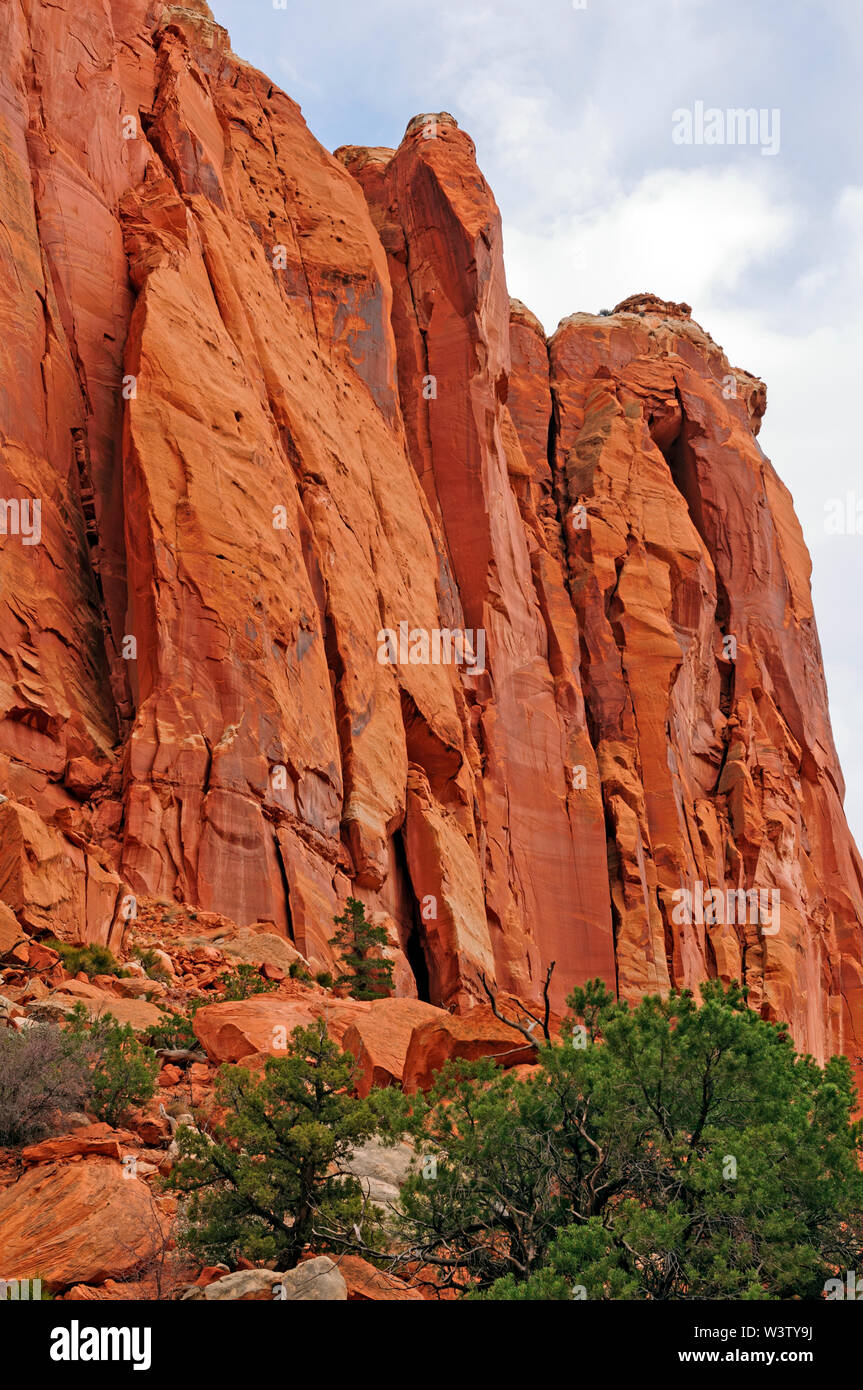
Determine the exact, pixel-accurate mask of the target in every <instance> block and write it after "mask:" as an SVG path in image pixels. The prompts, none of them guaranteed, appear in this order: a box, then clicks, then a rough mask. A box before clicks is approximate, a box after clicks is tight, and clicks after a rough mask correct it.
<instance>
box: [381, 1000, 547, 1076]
mask: <svg viewBox="0 0 863 1390" xmlns="http://www.w3.org/2000/svg"><path fill="white" fill-rule="evenodd" d="M536 1056H537V1053H536V1048H535V1047H531V1045H530V1043H528V1042H527V1041H526V1039H525V1037H524V1035H523V1034H522V1033H519V1031H518V1029H516V1028H510V1027H509V1026H508V1025H507V1024H505V1023H501V1021H500V1020H499V1019H497V1018H495V1016H494V1014H493V1013H492V1011H491V1009H490V1008H489V1007H488V1006H487V1005H485V1004H480V1005H478V1006H477V1008H475V1009H471V1010H470V1012H469V1013H466V1014H461V1015H454V1014H444V1015H443V1017H442V1018H437V1019H431V1020H429V1022H427V1023H421V1024H419V1026H418V1027H416V1028H415V1029H414V1031H413V1033H412V1035H411V1040H410V1043H409V1045H408V1050H407V1056H406V1057H405V1066H404V1078H403V1084H404V1089H405V1090H406V1091H408V1092H410V1093H411V1094H412V1093H413V1092H415V1091H427V1090H428V1089H429V1087H430V1086H431V1085H432V1083H433V1082H434V1078H435V1075H436V1073H437V1072H439V1071H440V1069H441V1067H442V1066H443V1065H444V1063H445V1062H448V1061H449V1060H450V1059H452V1058H457V1057H459V1058H463V1059H465V1060H467V1061H476V1060H477V1059H478V1058H480V1057H493V1058H494V1059H495V1061H496V1062H497V1063H498V1064H499V1066H501V1067H514V1066H518V1065H520V1064H522V1063H525V1062H535V1061H536Z"/></svg>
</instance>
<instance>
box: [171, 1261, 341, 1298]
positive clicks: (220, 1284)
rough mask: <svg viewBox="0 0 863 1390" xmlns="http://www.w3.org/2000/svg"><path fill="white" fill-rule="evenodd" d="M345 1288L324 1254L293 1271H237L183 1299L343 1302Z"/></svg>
mask: <svg viewBox="0 0 863 1390" xmlns="http://www.w3.org/2000/svg"><path fill="white" fill-rule="evenodd" d="M347 1296H348V1292H347V1285H346V1283H345V1281H344V1279H343V1278H342V1276H341V1274H340V1273H339V1270H338V1267H337V1265H336V1264H334V1262H333V1261H332V1260H331V1259H330V1258H329V1257H328V1256H327V1255H319V1256H317V1257H316V1258H315V1259H311V1260H304V1261H303V1263H302V1264H299V1265H297V1266H296V1268H295V1269H290V1270H287V1271H286V1272H285V1273H280V1272H279V1271H278V1270H270V1269H239V1270H237V1271H236V1272H235V1273H234V1274H225V1275H223V1276H222V1278H220V1279H214V1280H213V1281H212V1282H210V1283H208V1284H206V1285H205V1286H203V1287H202V1286H200V1285H195V1286H193V1288H191V1289H188V1290H187V1291H186V1293H185V1294H184V1295H183V1298H184V1300H190V1299H191V1300H193V1301H194V1300H200V1299H206V1300H207V1301H208V1302H222V1301H223V1300H225V1301H235V1300H240V1301H244V1302H248V1301H254V1302H267V1303H271V1302H288V1303H291V1302H302V1303H320V1302H334V1301H335V1302H344V1301H345V1300H346V1299H347Z"/></svg>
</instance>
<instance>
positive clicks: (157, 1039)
mask: <svg viewBox="0 0 863 1390" xmlns="http://www.w3.org/2000/svg"><path fill="white" fill-rule="evenodd" d="M203 1003H205V1000H203V999H190V1000H189V1010H190V1013H194V1012H195V1009H194V1008H193V1006H194V1005H197V1006H200V1005H201V1004H203ZM145 1040H146V1043H147V1046H148V1047H154V1048H159V1047H165V1048H174V1047H198V1046H199V1043H198V1039H197V1037H196V1035H195V1030H194V1028H193V1027H192V1020H191V1017H188V1016H186V1015H184V1014H175V1013H172V1014H170V1015H169V1022H167V1023H156V1024H154V1025H153V1026H152V1027H151V1028H149V1029H148V1030H147V1032H146V1034H145Z"/></svg>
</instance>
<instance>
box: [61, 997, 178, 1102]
mask: <svg viewBox="0 0 863 1390" xmlns="http://www.w3.org/2000/svg"><path fill="white" fill-rule="evenodd" d="M71 1032H72V1035H73V1036H74V1037H77V1038H79V1039H81V1040H82V1044H83V1047H84V1050H85V1052H86V1054H87V1056H88V1057H89V1058H90V1059H91V1061H92V1062H93V1071H92V1076H91V1095H92V1102H91V1103H92V1107H93V1110H94V1111H95V1113H96V1115H97V1116H98V1117H99V1119H100V1120H106V1121H107V1122H108V1124H112V1125H113V1124H116V1123H117V1121H118V1120H119V1118H120V1116H121V1115H122V1114H123V1111H124V1110H127V1109H128V1108H129V1106H130V1105H140V1104H141V1103H142V1102H143V1101H145V1100H149V1099H150V1097H151V1096H152V1094H153V1092H154V1091H155V1089H156V1075H157V1073H158V1070H159V1059H158V1057H157V1056H156V1054H155V1052H153V1051H152V1049H151V1048H149V1047H146V1046H145V1045H144V1044H143V1043H140V1042H138V1039H137V1038H136V1037H135V1034H134V1032H133V1031H132V1028H131V1026H130V1025H129V1024H128V1023H118V1022H117V1020H116V1019H115V1018H114V1016H113V1015H112V1014H100V1016H99V1017H98V1018H97V1019H95V1020H94V1021H93V1023H92V1024H91V1025H90V1028H89V1031H88V1030H87V1015H86V1011H85V1009H84V1007H83V1005H78V1006H77V1007H76V1008H75V1010H74V1017H73V1022H72V1025H71Z"/></svg>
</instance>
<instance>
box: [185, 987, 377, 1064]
mask: <svg viewBox="0 0 863 1390" xmlns="http://www.w3.org/2000/svg"><path fill="white" fill-rule="evenodd" d="M369 1007H370V1006H369V1004H367V1003H363V1002H360V1001H358V1000H356V999H330V998H329V997H328V996H323V995H320V996H314V995H311V994H310V995H307V996H304V997H302V998H298V999H286V998H284V997H283V996H281V995H272V994H262V995H254V996H253V997H252V998H251V999H241V1000H239V1001H237V1002H236V1003H232V1002H226V1003H222V1004H206V1005H205V1006H204V1007H203V1008H202V1009H198V1010H197V1011H196V1013H195V1017H194V1020H193V1027H194V1030H195V1036H196V1037H197V1038H198V1039H199V1041H200V1042H201V1044H202V1046H203V1048H204V1051H205V1052H206V1054H207V1056H208V1057H209V1058H210V1060H211V1061H213V1062H239V1061H241V1060H242V1059H243V1058H244V1057H249V1056H251V1055H252V1054H253V1053H256V1052H263V1053H268V1054H272V1055H274V1056H279V1055H283V1054H284V1052H285V1049H286V1043H287V1042H289V1041H290V1036H291V1033H292V1032H293V1030H294V1029H295V1028H299V1027H303V1028H308V1027H309V1026H310V1025H311V1024H312V1023H314V1022H315V1021H316V1020H317V1019H324V1020H325V1021H326V1024H327V1028H328V1030H329V1033H330V1036H331V1037H333V1038H335V1039H336V1041H337V1042H340V1041H341V1039H342V1037H343V1036H344V1033H345V1030H346V1029H347V1027H348V1026H349V1024H350V1023H351V1022H352V1021H353V1020H354V1019H356V1018H358V1017H360V1016H362V1015H363V1014H365V1013H368V1010H369Z"/></svg>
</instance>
